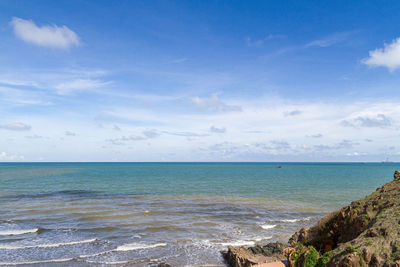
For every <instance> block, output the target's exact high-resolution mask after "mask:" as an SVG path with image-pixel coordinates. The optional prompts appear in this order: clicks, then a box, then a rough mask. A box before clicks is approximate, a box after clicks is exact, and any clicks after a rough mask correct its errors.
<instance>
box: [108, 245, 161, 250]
mask: <svg viewBox="0 0 400 267" xmlns="http://www.w3.org/2000/svg"><path fill="white" fill-rule="evenodd" d="M166 245H167V244H166V243H157V244H154V245H146V244H141V243H131V244H125V245H122V246H119V247H117V248H116V249H114V250H113V251H129V250H138V249H149V248H156V247H165V246H166Z"/></svg>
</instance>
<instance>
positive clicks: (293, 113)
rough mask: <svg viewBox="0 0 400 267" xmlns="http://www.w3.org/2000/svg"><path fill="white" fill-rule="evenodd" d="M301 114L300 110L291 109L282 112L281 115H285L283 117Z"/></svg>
mask: <svg viewBox="0 0 400 267" xmlns="http://www.w3.org/2000/svg"><path fill="white" fill-rule="evenodd" d="M300 114H301V111H300V110H297V109H296V110H292V111H286V112H284V113H283V115H284V116H285V117H290V116H296V115H300Z"/></svg>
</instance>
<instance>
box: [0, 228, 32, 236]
mask: <svg viewBox="0 0 400 267" xmlns="http://www.w3.org/2000/svg"><path fill="white" fill-rule="evenodd" d="M37 231H39V228H33V229H10V230H0V235H23V234H33V233H36V232H37Z"/></svg>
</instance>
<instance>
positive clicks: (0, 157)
mask: <svg viewBox="0 0 400 267" xmlns="http://www.w3.org/2000/svg"><path fill="white" fill-rule="evenodd" d="M23 159H24V156H19V155H9V154H7V153H6V152H1V153H0V160H23Z"/></svg>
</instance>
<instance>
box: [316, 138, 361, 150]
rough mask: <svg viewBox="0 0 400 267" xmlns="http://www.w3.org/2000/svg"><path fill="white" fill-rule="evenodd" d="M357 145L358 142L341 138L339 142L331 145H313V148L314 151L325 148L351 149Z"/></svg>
mask: <svg viewBox="0 0 400 267" xmlns="http://www.w3.org/2000/svg"><path fill="white" fill-rule="evenodd" d="M357 145H359V143H357V142H353V141H351V140H347V139H343V140H342V141H340V142H339V143H336V144H333V145H315V146H314V147H313V148H314V150H316V151H326V150H340V149H352V148H354V147H355V146H357Z"/></svg>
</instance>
